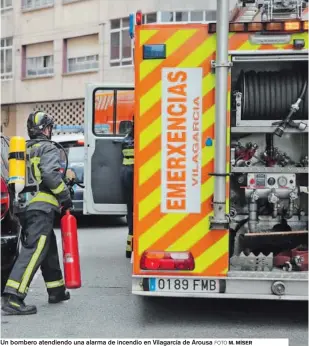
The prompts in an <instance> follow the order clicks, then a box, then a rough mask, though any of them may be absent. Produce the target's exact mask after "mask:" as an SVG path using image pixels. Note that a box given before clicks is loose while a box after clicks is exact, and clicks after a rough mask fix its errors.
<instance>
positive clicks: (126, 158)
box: [122, 134, 134, 166]
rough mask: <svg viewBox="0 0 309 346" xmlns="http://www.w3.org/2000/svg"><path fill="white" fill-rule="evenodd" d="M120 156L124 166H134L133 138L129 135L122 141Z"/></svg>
mask: <svg viewBox="0 0 309 346" xmlns="http://www.w3.org/2000/svg"><path fill="white" fill-rule="evenodd" d="M122 155H123V161H122V164H123V165H124V166H131V165H134V138H133V137H132V135H130V134H129V135H127V136H126V137H125V138H124V139H123V142H122Z"/></svg>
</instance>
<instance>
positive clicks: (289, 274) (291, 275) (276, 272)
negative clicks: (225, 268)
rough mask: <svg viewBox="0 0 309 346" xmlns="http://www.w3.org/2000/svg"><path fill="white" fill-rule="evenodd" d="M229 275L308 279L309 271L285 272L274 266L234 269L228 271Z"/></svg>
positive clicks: (257, 277)
mask: <svg viewBox="0 0 309 346" xmlns="http://www.w3.org/2000/svg"><path fill="white" fill-rule="evenodd" d="M227 276H228V277H233V278H234V277H237V278H254V279H271V280H273V279H294V280H295V279H296V280H308V272H305V271H304V272H285V271H283V270H281V269H277V268H274V269H273V270H272V271H268V272H265V271H264V272H263V271H262V272H261V271H243V270H235V271H234V270H232V271H229V272H228V275H227Z"/></svg>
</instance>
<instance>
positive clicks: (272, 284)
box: [132, 272, 308, 301]
mask: <svg viewBox="0 0 309 346" xmlns="http://www.w3.org/2000/svg"><path fill="white" fill-rule="evenodd" d="M235 274H236V273H234V274H233V276H227V277H225V278H223V277H217V278H215V277H208V278H207V277H165V276H164V277H163V276H162V277H140V276H133V278H132V293H133V294H135V295H142V296H157V297H188V298H234V299H265V300H295V301H307V300H308V273H307V272H306V273H304V272H302V273H286V274H288V275H287V277H286V278H283V277H282V276H283V275H281V277H279V275H273V276H272V277H271V276H270V274H271V273H267V275H265V274H264V277H263V278H262V277H261V275H255V276H258V277H253V276H252V277H244V274H245V273H242V275H239V276H234V275H235ZM252 274H253V273H252ZM255 274H261V273H255ZM291 274H296V275H291ZM297 274H300V275H299V276H298V275H297ZM265 276H266V277H265ZM276 276H277V277H276ZM154 279H156V280H154ZM160 279H166V280H167V281H168V279H170V280H175V279H178V280H180V281H182V280H185V282H186V284H187V282H188V281H189V282H191V281H194V280H195V281H196V282H198V281H201V280H202V281H204V282H207V281H208V282H211V281H214V280H215V281H216V282H217V284H218V286H220V288H219V287H218V289H217V292H209V291H208V292H192V291H191V292H185V291H183V290H182V291H178V290H175V289H174V288H171V289H170V290H168V291H162V290H161V291H160V290H157V289H155V288H154V287H151V281H150V280H152V281H157V282H158V280H160ZM173 282H175V281H173ZM189 286H190V287H193V285H192V283H191V284H190V285H189Z"/></svg>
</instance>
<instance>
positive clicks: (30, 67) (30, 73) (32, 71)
mask: <svg viewBox="0 0 309 346" xmlns="http://www.w3.org/2000/svg"><path fill="white" fill-rule="evenodd" d="M26 71H27V72H26V76H27V77H35V76H46V75H47V76H48V75H51V74H53V73H54V57H53V55H45V56H38V57H32V58H27V60H26Z"/></svg>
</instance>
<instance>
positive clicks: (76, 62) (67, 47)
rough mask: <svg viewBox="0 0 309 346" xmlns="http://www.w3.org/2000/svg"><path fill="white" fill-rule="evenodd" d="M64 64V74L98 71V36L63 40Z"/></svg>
mask: <svg viewBox="0 0 309 346" xmlns="http://www.w3.org/2000/svg"><path fill="white" fill-rule="evenodd" d="M64 54H65V61H66V64H65V66H64V67H63V72H64V73H76V72H87V71H95V70H98V69H99V35H98V34H92V35H86V36H78V37H71V38H67V39H65V40H64Z"/></svg>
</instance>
